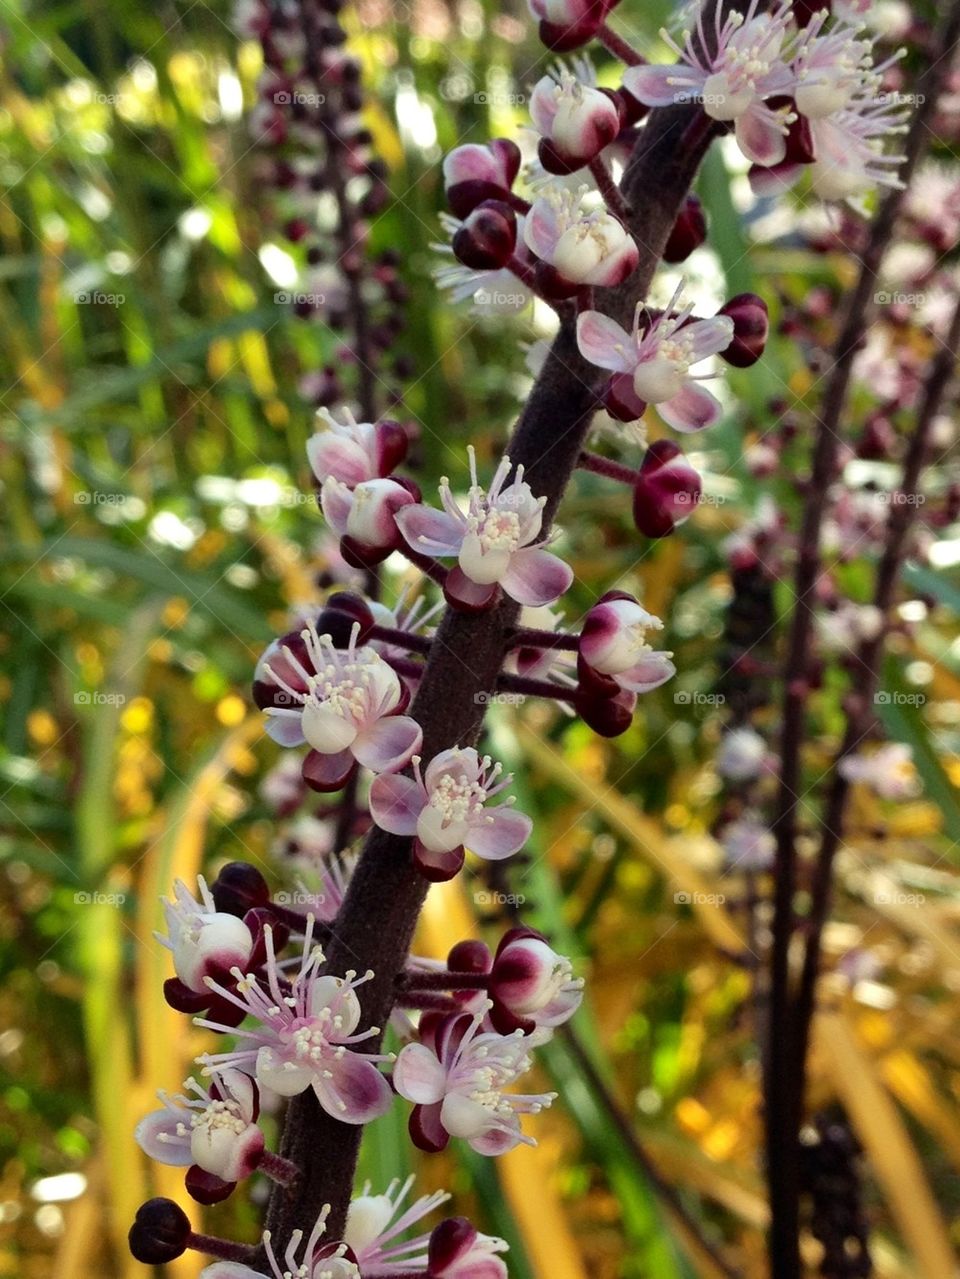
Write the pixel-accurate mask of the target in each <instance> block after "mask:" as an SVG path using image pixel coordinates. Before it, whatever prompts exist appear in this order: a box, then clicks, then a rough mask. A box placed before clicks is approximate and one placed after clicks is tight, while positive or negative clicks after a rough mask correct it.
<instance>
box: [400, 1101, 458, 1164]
mask: <svg viewBox="0 0 960 1279" xmlns="http://www.w3.org/2000/svg"><path fill="white" fill-rule="evenodd" d="M442 1104H443V1103H442V1102H439V1101H438V1102H436V1103H435V1104H434V1105H432V1106H414V1108H413V1110H412V1111H411V1112H410V1122H409V1124H408V1125H407V1127H408V1129H409V1132H410V1140H411V1141H412V1142H413V1144H414V1145H415V1146H416V1147H417V1149H418V1150H426V1151H428V1152H429V1153H430V1154H432V1155H435V1154H437V1152H438V1151H440V1150H443V1149H444V1148H445V1147H446V1145H447V1142H448V1141H449V1140H450V1134H449V1133H448V1132H447V1130H446V1128H444V1126H443V1124H442V1123H441V1122H440V1108H441V1106H442Z"/></svg>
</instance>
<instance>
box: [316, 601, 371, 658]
mask: <svg viewBox="0 0 960 1279" xmlns="http://www.w3.org/2000/svg"><path fill="white" fill-rule="evenodd" d="M355 625H359V627H360V630H359V632H358V634H357V643H359V644H363V643H365V641H366V639H367V636H368V635H369V634H370V632H371V631H372V630H373V628H374V626H375V625H376V618H375V617H374V616H373V610H372V609H371V607H370V605H369V604H368V603H367V601H366V600H365V599H364V598H363V596H362V595H355V594H354V593H353V591H335V592H334V593H333V595H330V596H328V598H327V601H326V603H325V604H324V606H323V608H322V609H321V610H320V612H319V613H318V615H317V621H316V627H317V634H318V635H329V636H330V638H331V640H332V642H333V647H334V648H347V647H348V646H349V644H350V637H351V636H352V634H353V628H354V626H355Z"/></svg>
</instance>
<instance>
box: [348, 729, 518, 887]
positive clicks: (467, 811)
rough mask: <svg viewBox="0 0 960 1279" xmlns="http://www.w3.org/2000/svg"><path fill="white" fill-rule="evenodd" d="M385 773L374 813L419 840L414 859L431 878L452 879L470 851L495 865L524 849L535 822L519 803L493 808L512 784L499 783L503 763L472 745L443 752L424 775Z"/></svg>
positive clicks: (377, 784) (377, 783) (389, 827)
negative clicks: (489, 804) (493, 801)
mask: <svg viewBox="0 0 960 1279" xmlns="http://www.w3.org/2000/svg"><path fill="white" fill-rule="evenodd" d="M413 766H414V774H415V775H414V777H403V776H401V775H399V774H397V773H394V774H390V775H387V774H384V775H383V776H381V777H378V778H376V779H375V780H374V782H373V785H372V786H371V787H370V812H371V815H372V817H373V820H374V821H375V822H376V823H377V825H378V826H379V827H380V828H381V829H382V830H386V831H389V832H390V833H391V834H393V835H408V836H414V837H415V838H414V845H413V855H414V858H415V860H416V862H417V865H418V866H419V867H420V869H421V870H422V871H423V872H424V873H425V874H426V875H427V876H428V877H429V878H431V879H450V878H451V877H452V876H453V875H455V874H456V873H457V871H458V870H459V869H460V867H461V866H462V865H463V855H464V847H467V848H469V849H470V850H471V852H474V853H476V855H477V856H478V857H484V858H486V859H488V860H490V861H500V860H502V859H503V858H504V857H510V856H511V855H512V854H513V853H516V852H517V851H518V850H519V849H520V848H522V847H523V845H524V843H525V842H526V840H527V839H528V837H529V835H530V831H531V830H532V828H533V823H532V822H531V820H530V818H529V817H526V816H524V814H523V813H517V812H514V811H513V809H512V807H511V805H512V804H513V802H514V801H513V799H512V798H511V799H508V800H506V801H505V802H504V803H502V804H495V805H494V806H493V807H492V808H487V806H486V805H487V801H488V800H489V799H491V798H492V797H493V796H494V795H497V794H499V792H500V791H502V790H503V788H504V787H505V786H508V785H509V784H510V782H511V780H512V777H511V776H510V775H509V774H508V775H507V776H506V777H504V778H503V779H502V780H498V778H499V777H500V773H501V772H502V766H501V765H500V764H494V763H493V761H492V760H491V759H490V757H489V755H484V756H483V757H482V758H481V756H479V755H478V754H477V752H476V751H475V750H474V749H473V747H472V746H469V747H466V748H461V747H455V748H454V749H453V750H446V751H441V753H440V754H439V755H435V756H434V758H433V759H432V760H431V761H430V763H429V764H428V765H427V768H426V771H425V772H424V773H423V774H422V775H421V772H420V760H419V759H418V758H416V757H415V758H414V763H413Z"/></svg>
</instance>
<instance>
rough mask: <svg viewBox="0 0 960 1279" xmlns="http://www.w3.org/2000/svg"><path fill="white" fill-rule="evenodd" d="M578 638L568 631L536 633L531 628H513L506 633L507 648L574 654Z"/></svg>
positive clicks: (578, 641)
mask: <svg viewBox="0 0 960 1279" xmlns="http://www.w3.org/2000/svg"><path fill="white" fill-rule="evenodd" d="M579 646H580V636H579V635H571V634H570V632H569V631H538V630H536V629H535V628H534V627H532V626H515V627H513V628H512V629H511V630H510V631H508V632H507V648H555V649H566V650H569V651H570V652H571V653H575V652H576V651H577V649H578V648H579Z"/></svg>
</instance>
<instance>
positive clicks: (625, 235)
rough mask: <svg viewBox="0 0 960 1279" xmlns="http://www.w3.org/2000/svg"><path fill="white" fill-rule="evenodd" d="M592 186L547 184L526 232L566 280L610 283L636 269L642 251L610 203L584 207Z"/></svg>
mask: <svg viewBox="0 0 960 1279" xmlns="http://www.w3.org/2000/svg"><path fill="white" fill-rule="evenodd" d="M587 190H588V188H587V187H586V186H583V187H581V188H580V189H579V190H578V191H576V192H574V191H570V190H567V189H565V188H563V187H548V188H547V189H546V190H545V191H543V192H542V193H541V195H540V196H539V197H538V198H537V199H536V200H535V201H534V202H533V206H532V208H531V209H530V212H529V213H528V214H527V216H526V218H525V219H524V223H523V238H524V240H525V241H526V245H527V248H528V249H530V251H531V252H532V253H535V254H536V255H537V257H538V258H540V259H541V260H542V261H544V262H546V263H548V264H549V265H550V266H551V267H553V268H554V270H555V271H556V272H557V274H558V275H559V276H560V277H561V278H562V279H563V280H565V281H569V282H570V283H571V284H577V285H581V284H593V285H598V286H601V287H608V288H609V287H612V286H613V285H616V284H621V283H622V282H623V281H624V280H625V279H626V278H627V276H628V275H630V274H631V272H632V271H633V269H634V267H635V266H636V265H637V262H638V261H639V258H640V251H639V249H638V248H637V245H636V242H635V240H634V238H633V236H632V235H631V234H630V232H629V231H628V230H627V228H626V227H625V226H624V225H623V223H622V222H620V221H619V220H618V219H617V218H615V217H613V215H612V214H610V213H608V212H607V211H606V209H594V210H593V211H592V212H586V213H585V212H584V211H583V209H582V204H583V197H584V194H585V193H586V192H587Z"/></svg>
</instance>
